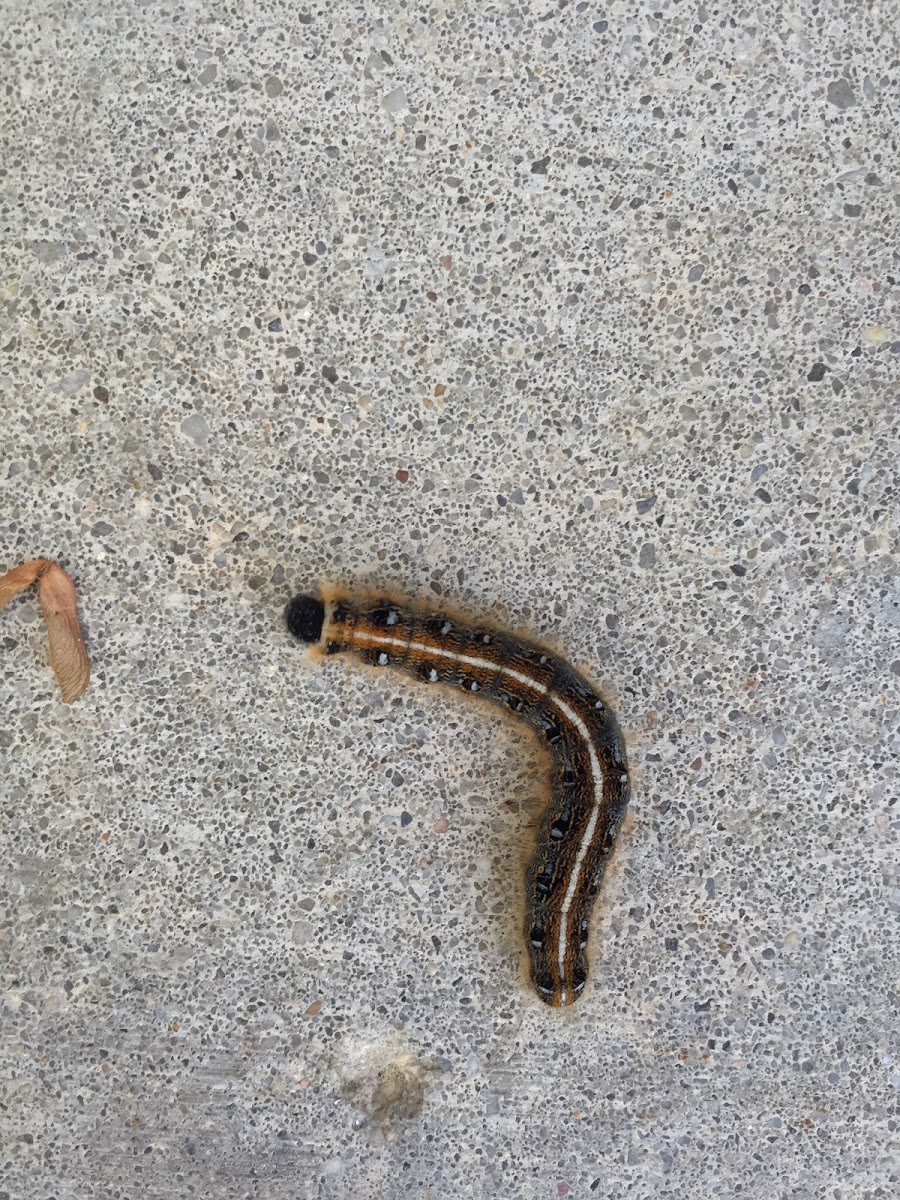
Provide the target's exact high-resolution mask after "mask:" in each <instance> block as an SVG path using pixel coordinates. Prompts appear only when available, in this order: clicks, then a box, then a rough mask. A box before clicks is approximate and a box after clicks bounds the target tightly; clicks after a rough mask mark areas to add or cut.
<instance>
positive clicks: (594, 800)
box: [285, 593, 629, 1007]
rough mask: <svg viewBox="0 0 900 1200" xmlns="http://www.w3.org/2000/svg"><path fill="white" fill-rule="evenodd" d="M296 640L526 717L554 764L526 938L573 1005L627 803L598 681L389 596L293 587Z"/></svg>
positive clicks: (548, 992) (615, 734) (541, 974)
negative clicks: (307, 592)
mask: <svg viewBox="0 0 900 1200" xmlns="http://www.w3.org/2000/svg"><path fill="white" fill-rule="evenodd" d="M285 617H286V620H287V627H288V630H289V632H290V633H291V634H293V636H294V637H296V638H297V639H299V640H300V641H301V642H305V643H307V644H308V645H316V644H318V645H320V646H321V648H322V649H323V650H324V652H325V653H326V654H340V653H343V652H351V653H353V654H356V655H357V656H358V657H359V658H361V659H362V660H363V661H364V662H366V663H369V664H370V665H372V666H375V667H387V666H392V667H399V668H400V669H401V670H403V671H405V672H406V673H407V674H410V675H413V676H414V677H415V678H417V679H420V680H422V681H423V682H425V683H444V684H450V685H452V686H453V687H457V688H460V689H461V690H462V691H465V692H475V693H478V695H479V696H483V697H485V698H486V699H488V700H490V701H492V702H493V703H494V704H496V705H499V706H500V707H501V708H504V709H506V710H508V711H510V712H512V713H515V714H516V715H517V716H519V717H520V718H521V719H522V720H523V721H524V722H525V723H526V724H527V725H528V726H530V727H531V728H532V729H533V730H534V731H535V732H536V733H537V734H538V736H539V738H540V740H541V741H542V743H543V745H544V746H545V747H546V749H547V751H548V753H549V756H550V760H551V764H552V771H551V782H550V794H549V797H548V801H547V805H546V808H545V810H544V812H543V814H542V816H541V819H540V824H539V827H538V831H537V836H536V839H535V845H534V852H533V854H532V857H531V860H530V862H529V863H528V866H527V867H526V870H525V924H524V933H525V941H526V945H527V947H528V956H529V964H530V975H531V981H532V983H533V985H534V988H535V990H536V992H537V994H538V996H540V998H541V1000H543V1001H544V1003H545V1004H549V1005H552V1006H553V1007H563V1006H565V1005H568V1004H572V1003H574V1002H575V1000H577V999H578V997H579V996H580V995H581V993H582V992H583V991H584V987H585V983H586V982H587V956H586V948H587V944H588V927H589V919H590V914H591V910H592V908H593V907H594V901H595V899H596V896H597V893H598V891H599V890H600V885H601V883H602V880H603V875H604V872H605V869H606V864H607V861H608V859H609V857H610V855H611V853H612V850H613V848H614V845H615V840H616V834H617V833H618V830H619V826H620V825H621V823H622V819H623V817H624V815H625V810H626V808H627V807H628V798H629V783H628V764H627V758H626V753H625V742H624V739H623V737H622V732H621V730H620V729H619V725H618V722H617V721H616V718H615V715H614V714H613V712H612V711H611V709H610V708H609V706H608V705H607V704H606V702H605V700H604V699H603V698H602V696H600V695H599V694H598V692H597V690H596V689H595V688H594V687H592V686H591V684H590V683H589V682H588V681H587V680H586V679H585V678H584V677H583V676H582V675H580V674H579V673H578V672H577V671H576V670H575V669H574V667H572V666H570V665H569V664H568V663H567V662H565V661H564V660H563V659H561V658H559V657H558V655H556V654H554V653H552V651H550V650H548V649H544V648H542V647H541V646H539V645H536V644H535V643H533V642H530V641H528V640H526V639H524V638H521V637H518V636H516V635H514V634H511V633H504V632H502V631H500V630H497V629H494V628H491V627H488V626H487V625H481V624H473V625H468V624H465V623H461V622H460V621H459V620H457V619H456V618H455V617H450V616H447V615H446V614H444V613H443V612H437V611H434V610H431V611H429V610H422V611H419V610H416V609H415V608H412V607H407V606H406V605H401V604H398V603H396V602H394V601H392V600H387V599H373V598H371V597H369V598H366V597H360V598H358V599H354V598H352V597H347V596H344V595H343V594H338V593H335V594H333V595H332V594H329V596H328V597H327V598H325V599H320V598H319V597H317V596H296V597H295V598H294V599H293V600H291V602H290V603H289V604H288V606H287V609H286V612H285Z"/></svg>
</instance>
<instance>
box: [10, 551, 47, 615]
mask: <svg viewBox="0 0 900 1200" xmlns="http://www.w3.org/2000/svg"><path fill="white" fill-rule="evenodd" d="M49 564H50V560H49V558H33V559H32V560H31V562H27V563H22V565H21V567H13V569H12V570H11V571H7V572H6V574H5V575H3V576H0V608H5V606H6V605H7V604H9V602H10V600H12V598H13V596H18V594H19V592H21V591H22V589H23V588H27V587H28V585H29V584H30V583H34V581H35V580H36V579H37V577H38V576H39V575H40V574H41V572H42V571H45V570H46V569H47V567H48V566H49Z"/></svg>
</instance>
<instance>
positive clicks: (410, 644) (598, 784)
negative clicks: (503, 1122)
mask: <svg viewBox="0 0 900 1200" xmlns="http://www.w3.org/2000/svg"><path fill="white" fill-rule="evenodd" d="M351 639H352V640H353V641H365V642H367V643H370V644H372V645H374V646H397V647H399V648H400V649H401V650H404V651H408V650H413V651H421V652H424V653H425V654H428V655H430V656H431V657H432V658H443V659H448V660H451V661H453V662H458V663H464V664H465V665H466V666H468V667H476V668H480V669H481V670H495V671H497V674H498V676H500V675H506V676H508V677H509V678H510V679H515V680H516V681H517V682H519V683H524V684H525V685H526V686H528V687H530V688H532V689H533V690H535V691H537V692H538V693H539V694H540V695H544V696H546V695H547V692H548V691H549V689H548V688H546V687H544V686H542V685H541V684H538V683H536V682H535V680H533V679H532V678H531V676H530V675H525V674H523V673H522V672H521V671H515V670H513V668H512V667H498V666H497V664H496V663H495V662H492V661H491V660H490V659H489V658H475V657H473V656H472V655H468V654H457V653H456V652H455V651H453V650H451V649H449V647H448V648H446V649H445V648H442V647H441V646H434V645H432V644H431V643H430V642H414V641H412V640H411V639H410V640H408V641H404V640H403V639H401V638H392V637H387V636H384V635H382V634H378V633H369V632H368V630H366V631H365V632H361V631H352V633H351ZM548 703H549V704H550V705H552V706H553V707H554V708H556V709H557V711H558V712H559V713H561V714H562V716H563V717H565V719H566V720H567V721H569V723H570V724H572V725H574V727H575V728H576V729H577V730H578V732H579V734H580V735H581V737H582V739H583V740H584V744H585V748H586V750H587V754H588V761H589V762H590V764H591V794H592V797H593V804H592V808H591V816H590V820H589V821H588V823H587V825H586V826H585V830H584V833H583V834H582V836H581V842H580V844H579V846H578V853H577V854H576V856H575V862H574V864H573V867H572V874H571V877H570V879H569V886H568V887H567V888H566V894H565V896H563V900H562V904H561V906H560V920H559V943H558V945H557V963H558V965H559V977H560V980H561V981H564V979H565V974H564V966H565V958H566V948H567V945H568V930H567V923H568V915H569V909H570V908H571V907H572V901H573V900H574V898H575V893H576V891H577V890H578V881H579V879H580V878H581V868H582V866H583V865H584V860H585V856H586V855H587V852H588V849H589V848H590V845H591V842H592V840H593V837H594V833H595V831H596V829H597V823H598V821H599V820H600V808H601V804H602V802H603V769H602V767H601V766H600V760H599V759H598V758H597V751H596V750H595V748H594V743H593V741H592V740H591V735H590V731H589V730H588V727H587V725H585V723H584V721H582V719H581V717H579V715H578V713H576V712H575V711H574V710H573V709H571V708H570V707H569V705H568V704H566V703H565V701H563V700H560V698H559V697H558V696H550V697H549V698H548ZM560 1002H561V1003H562V1004H563V1005H565V1004H567V1003H568V995H567V990H566V987H565V984H564V982H563V983H562V986H561V989H560Z"/></svg>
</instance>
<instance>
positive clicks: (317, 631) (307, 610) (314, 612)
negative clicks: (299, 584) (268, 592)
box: [284, 596, 325, 644]
mask: <svg viewBox="0 0 900 1200" xmlns="http://www.w3.org/2000/svg"><path fill="white" fill-rule="evenodd" d="M284 619H285V622H286V624H287V628H288V633H290V634H291V635H292V636H293V637H295V638H296V639H297V640H298V641H300V642H306V643H308V644H312V643H313V642H317V641H319V639H320V638H321V636H322V626H323V625H324V624H325V605H324V604H323V603H322V601H321V600H320V599H319V598H318V597H317V596H295V597H294V598H293V600H291V601H290V603H289V604H288V606H287V608H286V609H285V610H284Z"/></svg>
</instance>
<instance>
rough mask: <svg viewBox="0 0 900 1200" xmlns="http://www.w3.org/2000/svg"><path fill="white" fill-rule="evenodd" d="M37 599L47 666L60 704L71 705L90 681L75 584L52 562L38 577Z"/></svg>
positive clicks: (89, 668)
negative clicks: (45, 637)
mask: <svg viewBox="0 0 900 1200" xmlns="http://www.w3.org/2000/svg"><path fill="white" fill-rule="evenodd" d="M38 595H39V596H40V598H41V608H42V609H43V613H44V620H45V621H46V622H47V635H48V637H49V639H50V666H51V667H52V668H53V670H54V671H55V673H56V678H57V679H58V680H59V686H60V690H61V691H62V698H63V700H64V701H65V702H66V704H71V703H72V701H73V700H77V699H78V697H79V696H80V695H81V693H82V692H83V691H84V689H85V688H86V687H87V685H88V684H89V683H90V679H91V664H90V660H89V659H88V653H87V647H86V646H85V644H84V638H83V637H82V634H81V626H80V625H79V624H78V611H77V596H76V592H75V584H74V583H73V582H72V580H71V579H70V578H69V576H68V575H67V574H66V572H65V571H64V570H63V569H62V567H60V566H57V564H56V563H55V562H51V563H50V565H49V566H48V567H47V569H46V570H45V571H44V573H43V574H42V575H41V582H40V587H39V589H38Z"/></svg>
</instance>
